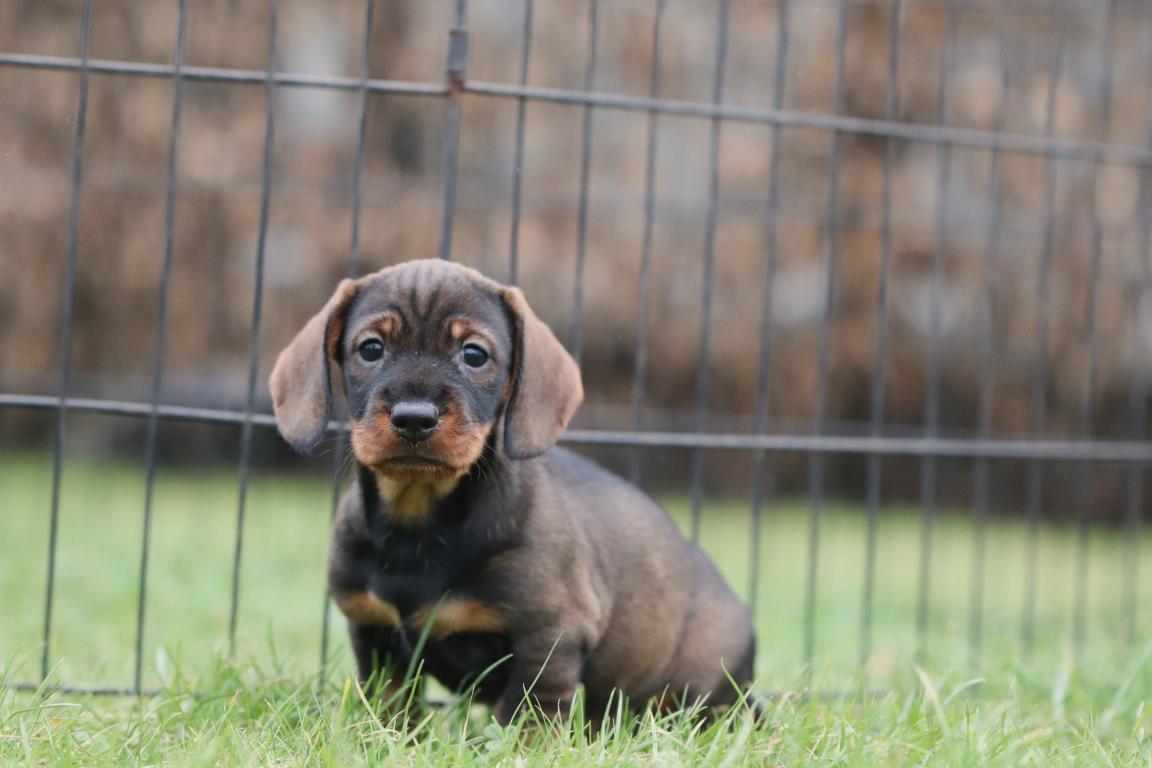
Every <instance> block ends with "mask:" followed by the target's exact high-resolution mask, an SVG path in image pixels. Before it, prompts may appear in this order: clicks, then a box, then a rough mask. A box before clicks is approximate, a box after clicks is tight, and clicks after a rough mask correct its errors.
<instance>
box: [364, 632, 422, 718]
mask: <svg viewBox="0 0 1152 768" xmlns="http://www.w3.org/2000/svg"><path fill="white" fill-rule="evenodd" d="M348 635H349V637H350V638H351V640H352V652H353V653H354V654H355V656H356V671H357V673H358V674H357V677H358V679H359V680H360V684H361V685H362V686H363V687H364V695H365V696H366V697H367V698H368V700H369V701H377V700H380V701H382V702H383V704H384V705H385V709H386V710H387V711H399V710H400V709H401V708H402V707H403V706H404V704H405V702H406V701H407V700H408V694H409V690H408V689H406V688H405V686H404V683H405V680H404V666H405V663H406V659H405V658H404V655H403V649H402V648H401V647H400V643H398V642H397V641H396V629H395V628H394V627H389V626H382V625H371V624H355V623H352V622H349V623H348ZM416 693H417V694H419V691H417V692H416Z"/></svg>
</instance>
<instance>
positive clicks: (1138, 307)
mask: <svg viewBox="0 0 1152 768" xmlns="http://www.w3.org/2000/svg"><path fill="white" fill-rule="evenodd" d="M1150 22H1152V19H1150ZM1148 32H1149V34H1148V42H1147V43H1146V45H1147V46H1148V62H1147V63H1146V64H1145V66H1146V67H1147V66H1152V23H1150V24H1149V28H1148ZM1147 120H1148V129H1147V130H1148V133H1147V137H1146V139H1145V141H1146V145H1147V146H1152V107H1149V108H1148V116H1147ZM1137 200H1138V204H1139V206H1140V244H1139V251H1138V254H1137V256H1138V258H1139V261H1140V263H1139V267H1138V269H1139V274H1138V277H1137V281H1136V286H1135V293H1136V295H1135V296H1133V297H1132V299H1131V302H1132V312H1133V314H1132V330H1131V342H1130V356H1131V360H1132V373H1131V377H1130V380H1129V387H1128V424H1129V425H1130V426H1129V431H1128V437H1129V439H1131V440H1134V441H1144V440H1147V439H1148V427H1147V424H1148V401H1147V397H1148V390H1149V382H1148V366H1147V362H1146V360H1145V359H1144V357H1143V356H1142V355H1141V353H1140V350H1141V329H1144V328H1149V327H1152V171H1149V170H1148V169H1147V168H1142V169H1141V170H1140V194H1139V196H1138V197H1137ZM1144 470H1145V468H1144V467H1143V466H1141V465H1140V464H1132V465H1131V466H1130V467H1128V471H1127V478H1126V480H1127V482H1126V486H1127V489H1126V495H1127V501H1128V503H1127V509H1126V510H1125V514H1124V529H1125V534H1126V539H1127V541H1128V546H1127V549H1126V551H1125V553H1124V572H1125V573H1124V587H1123V589H1124V597H1123V599H1124V603H1125V605H1126V611H1125V614H1126V615H1127V621H1126V622H1125V624H1126V626H1125V628H1124V635H1125V637H1126V639H1127V640H1128V642H1130V643H1131V642H1134V641H1135V640H1136V637H1137V630H1138V628H1139V621H1140V614H1139V605H1140V548H1141V544H1142V541H1141V539H1142V534H1143V524H1144V514H1145V510H1144Z"/></svg>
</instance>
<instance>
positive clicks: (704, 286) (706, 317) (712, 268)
mask: <svg viewBox="0 0 1152 768" xmlns="http://www.w3.org/2000/svg"><path fill="white" fill-rule="evenodd" d="M727 61H728V0H720V7H719V10H718V12H717V17H716V69H715V71H714V72H713V77H712V104H713V105H715V106H719V105H720V103H721V102H722V101H723V100H724V68H725V64H726V63H727ZM722 127H723V121H722V120H721V119H720V117H719V116H716V117H713V118H712V121H711V127H710V129H709V132H708V213H707V218H706V221H705V224H704V274H703V277H702V279H701V281H700V340H699V346H698V348H697V359H696V431H697V432H703V431H704V430H705V429H706V428H707V426H708V383H709V379H710V377H709V375H708V359H709V357H710V356H711V355H710V345H711V340H712V293H713V285H712V284H713V282H714V280H715V272H716V219H717V215H718V209H719V198H720V132H721V128H722ZM703 495H704V452H703V450H701V449H700V448H695V449H693V450H692V541H694V542H695V541H698V540H699V539H700V513H701V509H702V505H703Z"/></svg>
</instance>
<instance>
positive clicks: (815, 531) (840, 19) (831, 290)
mask: <svg viewBox="0 0 1152 768" xmlns="http://www.w3.org/2000/svg"><path fill="white" fill-rule="evenodd" d="M847 28H848V2H847V0H838V3H837V8H836V70H835V71H836V73H835V75H834V78H835V79H834V80H833V85H832V114H833V116H839V115H840V113H841V112H842V111H843V108H844V53H845V43H846V41H847V36H848V29H847ZM839 179H840V131H839V130H838V129H833V130H832V132H831V137H830V139H829V147H828V180H827V184H828V201H827V207H826V209H825V212H824V230H825V232H824V253H823V257H822V262H823V263H822V264H821V272H822V274H823V285H822V288H821V290H822V296H821V302H822V306H821V311H820V331H819V340H818V341H817V352H816V354H817V362H816V393H815V397H814V403H813V424H812V431H813V433H814V434H816V435H822V434H823V433H824V427H825V423H824V422H825V420H826V419H827V410H828V386H829V384H828V376H829V373H828V367H829V361H828V356H829V351H830V350H829V348H830V346H831V336H832V320H833V314H834V311H835V306H836V299H835V290H836V262H837V243H836V222H837V220H838V218H839V209H840V206H839V200H838V197H839V192H838V189H839ZM824 458H825V457H824V455H823V454H821V453H814V454H812V455H811V457H809V459H808V573H807V579H806V586H805V594H804V641H803V652H802V657H803V662H804V666H805V668H806V669H807V671H808V674H811V672H812V658H813V654H814V653H815V650H816V594H817V587H818V585H817V578H818V576H819V573H820V571H819V569H820V517H821V512H822V509H823V506H824Z"/></svg>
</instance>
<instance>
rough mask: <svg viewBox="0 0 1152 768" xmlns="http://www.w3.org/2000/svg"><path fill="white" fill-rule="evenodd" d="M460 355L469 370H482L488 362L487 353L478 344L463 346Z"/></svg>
mask: <svg viewBox="0 0 1152 768" xmlns="http://www.w3.org/2000/svg"><path fill="white" fill-rule="evenodd" d="M460 354H461V356H462V357H463V358H464V365H467V366H468V367H469V368H483V367H484V363H486V362H488V352H487V351H486V350H485V349H484V347H482V346H480V345H479V344H465V345H464V349H463V350H462V351H461V353H460Z"/></svg>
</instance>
